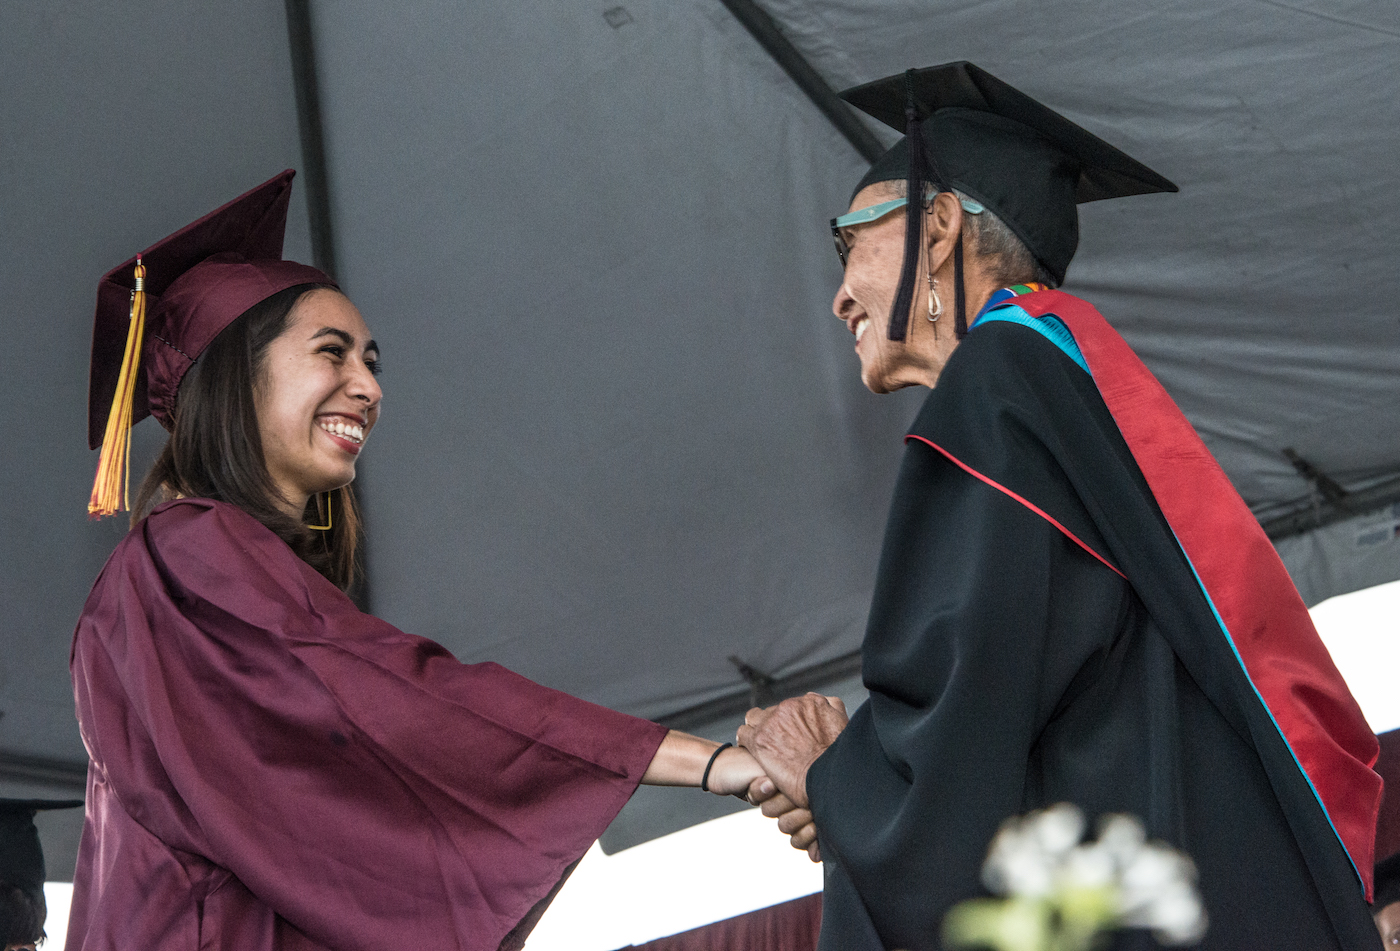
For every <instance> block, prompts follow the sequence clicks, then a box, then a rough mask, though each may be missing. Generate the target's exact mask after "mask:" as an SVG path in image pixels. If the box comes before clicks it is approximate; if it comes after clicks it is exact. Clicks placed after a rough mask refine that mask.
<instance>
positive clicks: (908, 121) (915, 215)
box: [889, 69, 925, 340]
mask: <svg viewBox="0 0 1400 951" xmlns="http://www.w3.org/2000/svg"><path fill="white" fill-rule="evenodd" d="M904 141H905V142H906V143H907V145H908V148H909V174H908V176H907V179H906V189H907V191H906V194H907V196H908V199H909V204H908V205H907V206H905V214H904V265H903V267H901V268H900V272H899V290H898V291H896V292H895V295H894V306H893V307H892V308H891V309H890V326H889V338H890V339H891V340H903V339H904V336H905V334H906V333H907V332H908V330H909V311H910V309H911V308H912V307H913V305H914V283H915V281H916V280H917V279H918V276H919V254H920V252H921V250H922V249H923V238H924V213H923V212H924V202H923V197H924V181H925V177H924V176H925V172H924V164H925V162H924V137H923V133H922V130H921V123H920V122H919V111H918V108H917V106H916V104H915V102H914V71H913V70H912V69H911V70H909V71H908V72H906V73H905V74H904Z"/></svg>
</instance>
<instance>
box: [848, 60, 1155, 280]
mask: <svg viewBox="0 0 1400 951" xmlns="http://www.w3.org/2000/svg"><path fill="white" fill-rule="evenodd" d="M841 98H843V99H845V100H846V101H847V102H849V103H850V104H851V105H853V106H855V107H856V108H857V109H860V110H861V111H862V112H865V113H867V114H869V115H870V116H873V117H874V118H876V119H879V120H880V121H881V122H883V123H885V124H886V125H889V126H892V127H893V128H895V129H898V130H900V131H901V132H905V131H907V126H908V118H909V117H908V114H907V113H906V104H907V103H908V101H909V99H910V98H912V100H913V103H912V104H913V107H914V111H915V113H916V114H917V119H918V120H919V126H918V127H919V130H920V132H921V138H922V141H923V144H924V149H925V151H926V154H927V156H928V165H929V167H930V179H929V180H930V181H931V182H932V183H934V184H938V185H941V186H943V187H945V188H956V189H958V190H959V191H961V192H963V193H965V194H967V195H968V196H969V197H971V198H973V199H974V200H976V201H978V202H980V203H981V204H983V205H985V206H986V207H987V209H988V210H990V211H991V212H993V213H994V214H995V215H996V216H997V217H998V218H1000V219H1001V220H1002V221H1003V222H1005V223H1006V225H1007V227H1009V228H1010V229H1011V230H1012V231H1013V232H1014V233H1015V234H1016V235H1017V236H1018V237H1019V238H1020V239H1021V240H1022V241H1024V242H1025V244H1026V247H1027V248H1028V249H1029V250H1030V252H1031V254H1033V255H1034V256H1035V258H1036V260H1037V261H1039V262H1040V263H1041V264H1042V265H1043V266H1044V267H1045V269H1046V270H1047V271H1049V272H1050V273H1051V274H1052V275H1054V277H1055V279H1056V281H1057V282H1058V281H1063V280H1064V276H1065V270H1066V269H1067V268H1068V267H1069V262H1070V259H1071V258H1072V257H1074V251H1075V248H1076V247H1077V246H1078V244H1079V214H1078V210H1077V208H1076V205H1077V204H1079V203H1081V202H1086V201H1098V200H1099V199H1102V198H1122V197H1125V196H1128V195H1143V194H1148V193H1151V192H1174V191H1176V190H1177V187H1176V186H1175V185H1173V184H1172V183H1171V182H1170V181H1168V180H1167V179H1165V178H1163V177H1162V176H1161V175H1158V174H1157V173H1156V172H1154V171H1152V169H1150V168H1148V167H1147V166H1146V165H1143V164H1142V163H1141V162H1139V161H1137V160H1136V159H1134V158H1131V157H1130V156H1128V155H1126V154H1125V153H1123V152H1122V151H1120V150H1119V149H1116V148H1114V147H1113V146H1111V145H1109V144H1108V143H1107V142H1105V141H1104V140H1103V139H1100V138H1099V137H1098V136H1096V135H1094V134H1093V133H1091V132H1089V131H1087V130H1085V129H1083V128H1081V127H1080V126H1078V125H1075V124H1074V123H1073V122H1071V121H1069V120H1068V119H1066V118H1065V117H1064V116H1062V115H1060V114H1059V113H1057V112H1055V111H1054V110H1052V109H1048V108H1046V107H1045V106H1043V105H1041V104H1040V103H1039V102H1036V101H1035V100H1034V99H1032V98H1031V97H1030V96H1027V95H1026V94H1025V93H1023V92H1021V91H1020V90H1018V89H1015V88H1014V87H1012V86H1009V85H1007V84H1006V83H1004V82H1002V81H1001V80H1000V79H997V78H996V77H995V76H993V75H992V74H991V73H989V72H987V71H986V70H984V69H981V68H979V67H977V66H975V65H973V64H972V63H968V62H956V63H945V64H944V65H942V66H930V67H928V68H927V69H916V70H910V71H908V72H907V73H898V74H896V75H894V76H889V77H887V78H885V79H880V80H876V81H875V82H872V83H866V84H865V85H863V86H857V87H855V88H853V89H848V90H846V91H845V92H843V93H841ZM908 173H909V144H908V141H907V140H901V141H900V142H899V143H897V144H896V145H895V146H894V147H893V148H892V149H890V150H889V151H888V152H886V153H885V154H884V155H883V156H881V158H880V159H878V160H877V161H876V162H875V164H874V165H872V166H871V168H870V171H869V172H867V173H866V175H865V177H864V178H862V179H861V181H860V184H859V185H857V186H856V191H857V192H858V191H860V190H861V189H862V188H865V187H866V186H868V185H872V184H874V183H876V182H883V181H897V180H904V179H906V177H907V176H908Z"/></svg>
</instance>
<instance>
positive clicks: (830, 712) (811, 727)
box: [737, 693, 847, 809]
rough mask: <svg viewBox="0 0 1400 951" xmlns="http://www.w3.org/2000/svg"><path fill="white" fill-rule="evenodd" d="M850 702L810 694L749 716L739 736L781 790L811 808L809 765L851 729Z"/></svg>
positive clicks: (803, 806)
mask: <svg viewBox="0 0 1400 951" xmlns="http://www.w3.org/2000/svg"><path fill="white" fill-rule="evenodd" d="M846 719H847V718H846V705H845V704H844V703H842V702H841V701H840V699H839V698H837V697H823V696H822V695H821V694H818V693H809V694H807V695H806V696H802V697H793V698H792V699H790V700H784V701H783V702H782V703H780V704H778V705H777V706H776V707H769V708H767V709H766V710H764V709H759V708H757V707H755V708H754V709H752V710H750V711H749V712H748V715H747V716H745V717H744V725H743V726H741V727H739V732H738V734H737V740H738V743H739V745H740V746H742V747H743V748H744V749H746V750H748V751H749V752H750V753H752V754H753V755H754V758H755V759H756V760H758V763H759V765H760V766H762V767H763V771H764V772H765V773H767V774H768V777H769V778H770V779H772V780H773V785H775V786H777V787H778V791H779V792H781V793H782V794H783V795H785V796H787V797H788V799H790V800H792V803H793V805H795V806H797V807H798V808H801V809H806V808H807V807H808V806H809V805H810V803H809V802H808V801H807V770H808V768H809V767H811V765H812V763H813V762H815V761H816V759H817V757H818V756H820V755H822V753H823V751H825V750H826V748H827V747H828V746H830V745H831V744H832V743H834V742H835V741H836V737H838V736H839V735H840V734H841V731H842V730H843V729H845V728H846Z"/></svg>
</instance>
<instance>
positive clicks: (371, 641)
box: [67, 171, 761, 951]
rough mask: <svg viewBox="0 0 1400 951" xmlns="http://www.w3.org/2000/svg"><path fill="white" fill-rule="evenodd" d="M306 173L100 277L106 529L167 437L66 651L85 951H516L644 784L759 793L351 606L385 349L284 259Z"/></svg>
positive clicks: (691, 741)
mask: <svg viewBox="0 0 1400 951" xmlns="http://www.w3.org/2000/svg"><path fill="white" fill-rule="evenodd" d="M293 174H294V173H293V172H290V171H288V172H284V173H283V174H281V175H279V176H277V177H276V178H274V179H272V180H271V181H269V182H267V183H265V184H263V185H261V186H259V187H258V188H255V189H253V190H252V191H250V192H248V193H247V194H245V195H243V196H242V197H240V198H238V199H235V200H234V201H233V202H231V203H229V204H228V205H226V206H224V207H223V208H220V209H219V210H217V211H215V212H213V213H212V214H210V215H208V216H206V217H205V218H203V219H201V220H199V221H197V222H195V223H194V224H192V225H190V226H189V227H187V228H184V229H183V230H181V231H179V232H177V233H176V234H174V235H172V236H170V237H169V238H166V239H165V240H164V241H162V242H160V243H159V244H157V245H156V246H154V247H153V248H151V249H150V250H148V251H146V252H145V253H144V254H142V255H140V256H138V257H137V258H135V259H133V260H131V261H128V262H127V263H125V264H123V265H121V266H120V267H118V268H116V269H115V270H113V271H112V272H110V273H109V274H107V276H106V277H104V278H103V280H102V282H101V285H100V286H99V290H98V302H97V316H96V323H95V327H94V332H93V353H92V378H91V391H90V397H89V398H90V411H91V416H90V432H89V439H90V442H91V444H92V446H93V447H94V448H95V447H96V446H98V445H101V446H102V450H103V452H102V462H101V468H100V471H99V474H98V480H97V485H96V487H95V488H94V492H93V499H92V502H91V505H90V511H91V512H93V513H94V514H98V515H101V514H110V513H111V512H113V511H114V510H115V509H116V508H117V507H118V505H119V504H120V502H121V501H122V497H123V495H124V492H125V489H124V480H125V477H126V475H125V474H126V471H127V465H128V464H127V461H126V449H125V446H126V440H127V438H128V433H129V430H130V427H131V426H132V425H133V424H134V423H136V422H139V421H140V420H141V419H142V418H144V417H145V416H147V415H153V416H155V417H156V418H157V419H158V420H160V422H161V423H162V425H164V426H165V427H166V429H168V430H170V433H171V435H170V441H169V443H168V444H167V446H166V447H165V450H164V451H163V452H162V453H161V455H160V457H159V459H158V460H157V462H156V464H155V466H154V468H153V469H152V471H151V473H150V475H149V476H148V477H147V478H146V480H145V483H144V484H143V485H142V486H141V488H140V490H139V492H138V495H137V502H136V506H135V509H134V512H133V523H134V524H133V528H132V531H131V533H130V534H129V535H128V536H127V537H126V538H125V539H124V540H123V541H122V542H121V544H120V545H118V547H117V549H116V551H115V552H114V553H113V555H112V557H111V559H110V560H109V561H108V563H107V565H106V567H105V568H104V569H103V571H102V574H101V575H100V576H99V578H98V579H97V583H96V584H95V585H94V587H93V590H92V594H91V595H90V596H89V598H88V601H87V604H86V607H85V608H84V610H83V614H82V617H81V619H80V620H79V622H78V626H77V631H76V633H75V635H74V641H73V653H72V662H71V665H72V673H73V686H74V691H75V694H76V700H77V712H78V721H79V726H80V728H81V730H82V736H83V740H84V742H85V744H86V746H87V749H88V753H89V755H90V757H91V766H90V768H89V773H88V794H87V824H86V826H85V828H84V831H83V838H82V843H81V846H80V849H79V854H78V868H77V874H76V878H75V881H74V895H73V905H72V911H71V919H70V928H69V934H68V945H67V946H68V947H69V948H70V949H72V951H83V949H108V948H141V949H143V951H159V949H164V948H170V949H175V948H179V949H182V951H183V949H191V948H196V947H198V948H238V949H241V951H250V949H272V948H287V949H291V948H297V949H303V948H308V949H309V948H404V947H407V948H424V949H427V948H454V949H480V951H495V949H497V948H518V947H520V946H521V945H522V944H523V943H524V939H525V936H526V935H527V934H528V933H529V930H530V928H531V927H532V926H533V925H534V923H535V921H536V920H537V919H538V917H539V915H540V914H541V913H542V912H543V910H544V907H545V906H546V905H547V904H548V900H549V898H550V897H552V895H553V892H554V891H555V890H557V888H558V886H559V885H560V884H561V883H562V881H563V879H564V878H565V877H566V876H567V874H568V872H569V871H570V870H571V868H572V866H573V865H574V864H575V863H576V862H577V861H578V860H579V859H580V858H581V857H582V856H583V854H584V852H585V851H586V850H587V849H588V847H589V845H590V844H591V843H592V842H593V841H594V840H595V839H596V838H597V837H598V835H599V834H600V833H601V832H602V831H603V829H604V828H605V827H606V826H607V824H608V823H609V822H610V821H611V820H612V818H613V816H614V815H616V813H617V812H618V810H619V809H620V808H621V807H622V805H623V804H624V803H625V802H626V801H627V799H628V797H629V796H630V795H631V794H632V791H633V789H634V788H635V787H636V785H637V784H638V783H639V782H646V783H654V784H660V785H691V786H695V785H699V786H701V787H702V788H707V789H708V790H710V791H712V792H716V793H721V794H728V793H742V792H744V791H745V790H746V789H747V788H748V786H749V784H750V782H751V781H753V780H754V779H756V778H757V777H758V776H759V775H761V771H760V770H759V769H758V767H757V766H756V764H755V763H754V761H753V759H752V758H751V757H750V756H749V755H748V754H747V753H746V752H744V751H741V750H737V749H726V748H722V747H717V745H716V744H714V743H711V742H709V741H707V740H701V739H699V738H696V737H690V736H686V735H684V734H679V733H675V732H670V733H668V731H667V730H666V729H665V728H663V727H661V726H659V725H657V724H655V723H651V722H648V721H645V720H639V719H636V718H633V717H629V716H625V715H623V714H620V713H615V712H613V711H611V710H607V709H604V708H601V707H598V706H595V705H593V704H590V703H586V702H584V701H582V700H578V699H576V698H574V697H570V696H567V695H565V694H562V693H558V692H557V691H554V690H549V689H546V688H544V687H541V686H538V685H536V684H534V683H531V682H530V681H528V680H525V679H524V678H522V677H519V676H516V675H515V674H512V673H510V672H509V671H507V670H504V669H502V668H501V667H498V666H496V665H494V664H473V665H464V664H461V663H459V662H458V661H456V660H455V659H454V658H453V657H452V656H451V655H450V654H449V653H448V652H447V651H446V650H445V649H443V648H442V647H440V646H439V645H437V644H435V643H433V642H431V641H427V640H423V639H422V638H418V637H414V636H411V635H409V634H405V633H403V632H401V631H399V630H397V629H395V628H394V627H392V626H391V625H389V624H387V623H385V622H384V621H381V620H379V619H377V618H374V617H371V616H369V615H366V614H364V613H362V612H360V611H359V610H358V609H357V608H356V607H355V606H354V604H353V603H352V602H351V601H350V599H349V598H348V597H347V596H346V594H345V590H346V589H347V588H348V587H349V586H350V584H351V582H352V580H353V576H354V571H355V544H356V541H357V536H358V534H359V525H358V521H357V518H356V510H355V504H354V500H353V497H352V495H351V493H350V491H349V488H348V485H349V483H350V481H351V480H352V479H353V478H354V476H355V461H356V457H357V456H358V454H359V453H360V452H361V450H362V448H363V446H364V444H365V441H366V439H367V438H368V436H369V434H370V432H371V431H372V429H373V428H374V425H375V422H376V420H377V418H378V414H379V402H380V397H381V391H380V387H379V384H378V382H377V381H376V379H375V374H376V372H377V370H378V366H377V362H378V356H379V354H378V345H377V344H376V343H375V342H374V341H373V340H372V339H371V338H370V335H369V332H368V330H367V328H366V326H365V321H364V319H363V318H362V317H361V316H360V313H359V312H358V311H357V310H356V309H355V307H354V305H352V304H351V303H350V301H349V300H348V299H346V298H345V296H344V295H342V294H341V293H340V291H339V290H338V289H337V288H336V285H335V283H334V281H332V280H331V278H330V277H328V276H327V275H325V274H323V273H321V272H320V271H317V270H315V269H314V268H310V267H306V266H304V265H301V264H296V263H293V262H290V261H283V260H282V259H281V257H282V236H283V231H284V228H285V223H286V213H287V204H288V199H289V196H290V192H291V181H292V176H293ZM148 314H149V316H148ZM109 408H110V412H109Z"/></svg>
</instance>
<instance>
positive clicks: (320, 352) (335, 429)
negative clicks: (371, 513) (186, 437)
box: [254, 290, 383, 518]
mask: <svg viewBox="0 0 1400 951" xmlns="http://www.w3.org/2000/svg"><path fill="white" fill-rule="evenodd" d="M378 370H379V346H378V344H376V343H375V342H374V341H373V340H371V339H370V335H369V328H368V327H366V326H365V320H364V318H363V317H361V316H360V312H359V311H358V310H356V309H355V305H354V304H352V303H350V301H349V300H348V299H347V298H346V297H345V296H344V295H343V294H340V293H339V292H337V291H332V290H314V291H309V292H308V293H306V294H305V295H304V296H302V297H301V298H300V299H299V300H298V301H297V303H296V305H295V306H294V307H293V308H292V311H291V314H290V315H289V316H288V321H287V329H286V330H285V331H283V332H282V335H281V336H279V337H278V338H277V339H276V340H274V341H272V343H271V344H269V345H268V348H267V351H266V353H265V354H264V358H263V364H262V366H261V367H260V368H259V376H258V384H257V391H256V394H255V397H254V402H255V404H256V406H257V412H258V432H259V435H260V436H261V438H262V450H263V459H264V461H265V462H266V464H267V473H268V475H269V476H270V477H271V479H272V484H273V485H274V486H275V487H276V488H277V490H278V491H279V492H280V493H281V494H282V496H283V497H284V499H285V501H286V503H287V504H286V509H285V511H287V512H288V513H289V514H293V515H295V516H296V517H298V518H299V517H300V516H301V513H302V511H303V510H304V509H305V508H306V502H307V499H309V498H310V497H311V496H312V495H314V494H316V493H317V492H328V491H330V490H331V489H337V488H340V487H341V486H343V485H347V484H348V483H350V482H351V481H353V480H354V478H355V460H356V457H357V456H358V455H359V453H360V449H361V448H362V447H363V446H364V443H365V440H366V439H368V438H369V433H370V430H371V429H373V428H374V423H375V420H377V419H378V418H379V401H380V399H381V398H382V396H383V393H382V392H381V391H380V389H379V383H378V381H377V380H375V374H376V373H377V372H378Z"/></svg>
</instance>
